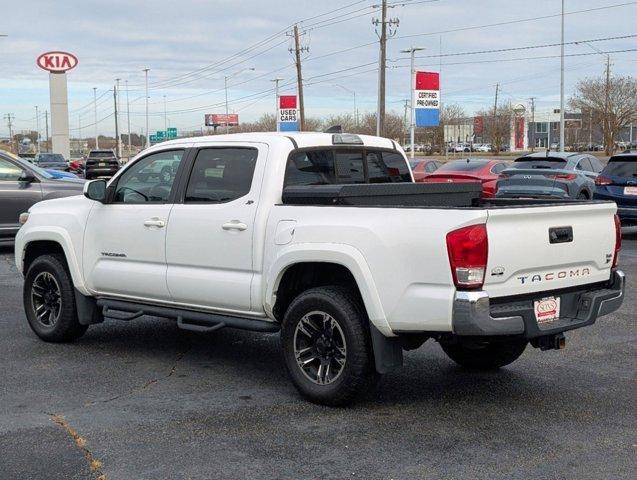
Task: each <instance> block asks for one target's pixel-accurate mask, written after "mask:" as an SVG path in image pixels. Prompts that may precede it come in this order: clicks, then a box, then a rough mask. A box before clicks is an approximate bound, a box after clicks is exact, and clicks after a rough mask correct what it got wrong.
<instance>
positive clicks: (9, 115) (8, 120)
mask: <svg viewBox="0 0 637 480" xmlns="http://www.w3.org/2000/svg"><path fill="white" fill-rule="evenodd" d="M4 118H6V119H7V125H8V126H9V141H10V144H11V145H12V146H13V148H15V153H16V154H17V153H18V149H17V146H16V145H14V143H13V123H11V120H13V119H14V118H15V115H13V113H7V114H6V115H5V116H4Z"/></svg>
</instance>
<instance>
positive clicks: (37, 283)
mask: <svg viewBox="0 0 637 480" xmlns="http://www.w3.org/2000/svg"><path fill="white" fill-rule="evenodd" d="M22 296H23V301H24V309H25V313H26V315H27V320H28V321H29V326H30V327H31V330H33V332H34V333H35V334H36V335H37V336H38V337H40V338H41V339H42V340H44V341H45V342H69V341H72V340H75V339H77V338H79V337H81V336H82V335H83V334H84V332H86V329H87V328H88V325H81V324H80V322H79V320H78V318H77V310H76V307H75V293H74V290H73V282H72V281H71V276H70V274H69V272H68V270H67V268H66V262H65V260H64V257H63V256H62V255H43V256H41V257H38V258H36V259H35V260H34V261H33V263H31V265H30V266H29V270H28V272H27V274H26V277H25V279H24V288H23V294H22Z"/></svg>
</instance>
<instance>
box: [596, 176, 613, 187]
mask: <svg viewBox="0 0 637 480" xmlns="http://www.w3.org/2000/svg"><path fill="white" fill-rule="evenodd" d="M612 183H613V181H612V180H611V179H610V178H608V177H602V176H601V175H600V176H598V177H597V178H596V179H595V185H610V184H612Z"/></svg>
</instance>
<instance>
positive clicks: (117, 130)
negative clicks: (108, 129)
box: [113, 85, 121, 159]
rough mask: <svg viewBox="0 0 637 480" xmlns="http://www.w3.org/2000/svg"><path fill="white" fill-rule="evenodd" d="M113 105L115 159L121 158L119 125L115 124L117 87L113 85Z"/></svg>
mask: <svg viewBox="0 0 637 480" xmlns="http://www.w3.org/2000/svg"><path fill="white" fill-rule="evenodd" d="M113 103H114V104H115V150H116V151H117V158H118V159H119V158H121V155H120V148H119V146H120V145H119V125H118V124H117V86H116V85H113Z"/></svg>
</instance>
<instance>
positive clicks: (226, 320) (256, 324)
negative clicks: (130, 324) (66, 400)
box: [97, 298, 281, 333]
mask: <svg viewBox="0 0 637 480" xmlns="http://www.w3.org/2000/svg"><path fill="white" fill-rule="evenodd" d="M97 306H98V307H100V308H101V309H102V313H103V315H104V317H106V318H112V319H115V320H126V321H128V320H133V319H134V318H138V317H141V316H142V315H152V316H154V317H163V318H172V319H175V320H177V326H178V327H179V328H183V329H184V330H190V331H194V332H213V331H215V330H219V329H220V328H223V327H229V328H238V329H240V330H250V331H253V332H271V333H274V332H278V331H279V330H280V328H281V327H280V325H279V324H278V323H274V322H270V321H266V320H258V319H254V318H244V317H232V316H230V315H220V314H215V313H205V312H194V311H191V310H183V309H179V308H171V307H161V306H158V305H145V304H141V303H133V302H125V301H122V300H111V299H107V298H100V299H98V300H97Z"/></svg>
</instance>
